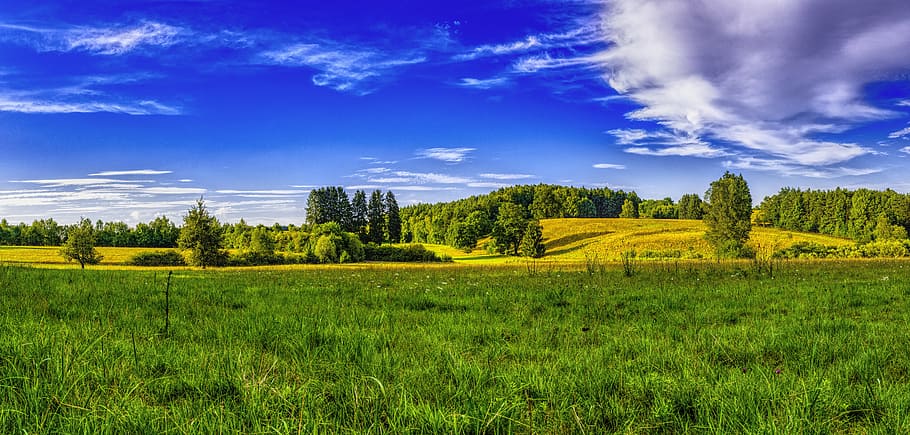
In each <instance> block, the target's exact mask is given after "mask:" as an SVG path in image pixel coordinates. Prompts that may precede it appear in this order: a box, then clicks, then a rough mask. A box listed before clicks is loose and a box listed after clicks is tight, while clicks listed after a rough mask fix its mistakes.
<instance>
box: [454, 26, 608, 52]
mask: <svg viewBox="0 0 910 435" xmlns="http://www.w3.org/2000/svg"><path fill="white" fill-rule="evenodd" d="M599 32H600V31H599V26H597V24H596V23H594V22H589V23H587V24H584V25H581V26H576V27H575V28H573V29H570V30H568V31H565V32H561V33H544V34H537V35H528V36H526V37H525V38H524V39H521V40H518V41H512V42H507V43H502V44H485V45H480V46H477V47H474V48H473V49H471V51H469V52H467V53H461V54H457V55H455V56H453V59H454V60H458V61H467V60H474V59H478V58H483V57H491V56H503V55H510V54H516V53H526V52H529V51H540V50H547V49H552V48H558V47H563V48H565V47H572V46H578V45H587V44H591V43H596V42H600V40H599V38H598V34H599Z"/></svg>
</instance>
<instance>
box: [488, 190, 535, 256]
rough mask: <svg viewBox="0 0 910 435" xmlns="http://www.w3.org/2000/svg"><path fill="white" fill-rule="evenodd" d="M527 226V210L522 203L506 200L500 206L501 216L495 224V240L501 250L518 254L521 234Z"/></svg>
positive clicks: (493, 234)
mask: <svg viewBox="0 0 910 435" xmlns="http://www.w3.org/2000/svg"><path fill="white" fill-rule="evenodd" d="M526 227H527V220H526V218H525V210H524V207H522V206H521V205H518V204H515V203H511V202H504V203H502V204H500V206H499V216H498V217H497V218H496V223H495V224H493V233H492V236H493V240H494V241H495V242H496V246H497V247H498V248H499V250H500V252H506V253H508V254H510V255H518V246H519V244H520V243H521V236H522V234H523V233H524V230H525V229H526Z"/></svg>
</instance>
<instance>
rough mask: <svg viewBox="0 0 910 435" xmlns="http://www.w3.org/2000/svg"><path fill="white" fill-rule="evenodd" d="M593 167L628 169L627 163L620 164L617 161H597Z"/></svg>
mask: <svg viewBox="0 0 910 435" xmlns="http://www.w3.org/2000/svg"><path fill="white" fill-rule="evenodd" d="M593 167H594V168H597V169H626V165H618V164H615V163H595V164H594V165H593Z"/></svg>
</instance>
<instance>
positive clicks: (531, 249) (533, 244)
mask: <svg viewBox="0 0 910 435" xmlns="http://www.w3.org/2000/svg"><path fill="white" fill-rule="evenodd" d="M519 251H520V252H521V255H522V256H524V257H531V258H540V257H543V254H544V253H545V252H546V251H547V248H546V247H545V246H544V244H543V227H541V226H540V222H538V221H530V222H528V226H527V228H526V229H525V233H524V235H522V237H521V246H520V247H519Z"/></svg>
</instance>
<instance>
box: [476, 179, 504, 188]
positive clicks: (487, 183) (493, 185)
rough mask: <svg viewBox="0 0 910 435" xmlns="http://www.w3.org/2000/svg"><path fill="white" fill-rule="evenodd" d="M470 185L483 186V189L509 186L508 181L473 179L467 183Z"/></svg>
mask: <svg viewBox="0 0 910 435" xmlns="http://www.w3.org/2000/svg"><path fill="white" fill-rule="evenodd" d="M467 186H468V187H474V188H481V189H498V188H500V187H508V186H509V185H508V184H506V183H494V182H490V181H473V182H470V183H468V184H467Z"/></svg>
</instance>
